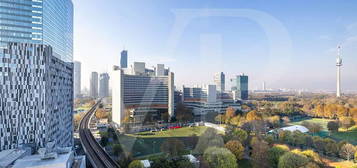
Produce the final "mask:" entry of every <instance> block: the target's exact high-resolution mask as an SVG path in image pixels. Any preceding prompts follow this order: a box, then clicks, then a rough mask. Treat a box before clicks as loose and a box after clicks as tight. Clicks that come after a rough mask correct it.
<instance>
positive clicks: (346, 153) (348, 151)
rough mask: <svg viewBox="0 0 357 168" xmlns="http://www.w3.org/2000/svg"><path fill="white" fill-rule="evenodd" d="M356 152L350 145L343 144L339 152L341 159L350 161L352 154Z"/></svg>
mask: <svg viewBox="0 0 357 168" xmlns="http://www.w3.org/2000/svg"><path fill="white" fill-rule="evenodd" d="M355 152H356V148H355V147H354V146H353V145H351V144H345V145H343V146H342V148H341V150H340V156H342V157H343V158H345V159H347V160H350V159H352V158H353V156H354V154H355Z"/></svg>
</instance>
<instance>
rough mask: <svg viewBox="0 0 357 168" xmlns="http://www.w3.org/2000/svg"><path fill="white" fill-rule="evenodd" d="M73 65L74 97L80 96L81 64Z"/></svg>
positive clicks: (74, 63)
mask: <svg viewBox="0 0 357 168" xmlns="http://www.w3.org/2000/svg"><path fill="white" fill-rule="evenodd" d="M73 65H74V75H73V76H74V97H75V98H78V97H80V96H81V68H82V67H81V63H80V62H78V61H74V62H73Z"/></svg>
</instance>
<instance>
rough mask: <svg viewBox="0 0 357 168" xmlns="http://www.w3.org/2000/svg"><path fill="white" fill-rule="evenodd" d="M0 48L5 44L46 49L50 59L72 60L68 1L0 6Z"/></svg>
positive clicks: (20, 0) (15, 1)
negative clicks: (14, 43)
mask: <svg viewBox="0 0 357 168" xmlns="http://www.w3.org/2000/svg"><path fill="white" fill-rule="evenodd" d="M0 9H1V17H0V23H1V27H0V34H1V39H0V48H6V47H7V43H9V42H17V43H32V44H45V45H50V46H51V47H52V49H53V55H54V56H55V57H57V58H59V59H60V60H62V61H65V62H72V60H73V3H72V1H71V0H11V1H1V3H0Z"/></svg>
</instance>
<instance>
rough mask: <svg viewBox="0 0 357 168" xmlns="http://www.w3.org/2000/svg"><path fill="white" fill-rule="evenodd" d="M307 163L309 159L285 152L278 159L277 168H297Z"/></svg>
mask: <svg viewBox="0 0 357 168" xmlns="http://www.w3.org/2000/svg"><path fill="white" fill-rule="evenodd" d="M308 162H309V159H308V158H307V157H305V156H303V155H299V154H296V153H293V152H286V153H285V154H284V155H283V156H281V158H280V159H279V164H278V168H299V167H302V166H305V165H306V164H307V163H308Z"/></svg>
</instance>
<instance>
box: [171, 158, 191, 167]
mask: <svg viewBox="0 0 357 168" xmlns="http://www.w3.org/2000/svg"><path fill="white" fill-rule="evenodd" d="M174 164H175V167H183V168H195V165H194V164H192V163H191V162H190V160H188V159H187V158H180V159H177V160H176V161H175V162H174Z"/></svg>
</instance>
